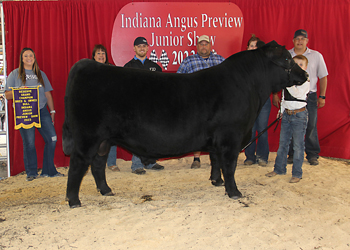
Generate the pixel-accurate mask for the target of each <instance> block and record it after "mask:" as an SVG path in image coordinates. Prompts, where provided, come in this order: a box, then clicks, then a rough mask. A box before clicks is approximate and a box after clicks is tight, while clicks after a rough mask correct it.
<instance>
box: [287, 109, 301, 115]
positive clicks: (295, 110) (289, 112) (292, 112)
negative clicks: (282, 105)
mask: <svg viewBox="0 0 350 250" xmlns="http://www.w3.org/2000/svg"><path fill="white" fill-rule="evenodd" d="M304 110H306V107H304V108H301V109H294V110H289V109H285V111H286V113H287V114H288V115H295V114H296V113H299V112H302V111H304Z"/></svg>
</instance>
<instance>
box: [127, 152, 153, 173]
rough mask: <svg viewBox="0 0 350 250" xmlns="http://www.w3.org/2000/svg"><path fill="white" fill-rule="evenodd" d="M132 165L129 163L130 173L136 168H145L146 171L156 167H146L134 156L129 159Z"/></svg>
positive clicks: (150, 165) (151, 165) (149, 165)
mask: <svg viewBox="0 0 350 250" xmlns="http://www.w3.org/2000/svg"><path fill="white" fill-rule="evenodd" d="M131 161H132V163H131V171H134V170H136V169H138V168H146V169H150V168H152V167H153V166H154V165H156V163H151V164H148V165H147V166H145V165H143V164H142V162H141V159H140V158H139V157H137V156H135V155H132V159H131Z"/></svg>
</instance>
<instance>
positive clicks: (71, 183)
mask: <svg viewBox="0 0 350 250" xmlns="http://www.w3.org/2000/svg"><path fill="white" fill-rule="evenodd" d="M88 168H89V163H88V162H87V161H86V160H85V159H84V158H83V157H81V156H78V155H77V154H76V153H75V152H73V153H72V154H71V156H70V163H69V171H68V181H67V192H66V201H68V202H69V206H70V207H71V208H75V207H80V206H81V203H80V200H79V189H80V184H81V181H82V180H83V177H84V175H85V173H86V171H87V170H88Z"/></svg>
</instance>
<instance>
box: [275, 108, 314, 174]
mask: <svg viewBox="0 0 350 250" xmlns="http://www.w3.org/2000/svg"><path fill="white" fill-rule="evenodd" d="M307 120H308V111H307V110H305V111H302V112H299V113H296V114H295V115H288V114H287V113H286V112H284V113H283V117H282V122H281V133H280V144H279V147H278V151H277V157H276V160H275V168H274V172H276V173H277V174H286V172H287V154H288V149H289V144H290V141H291V139H292V137H293V149H294V155H293V169H292V176H293V177H297V178H302V175H303V171H302V169H301V167H302V165H303V161H304V150H305V142H304V137H305V132H306V126H307Z"/></svg>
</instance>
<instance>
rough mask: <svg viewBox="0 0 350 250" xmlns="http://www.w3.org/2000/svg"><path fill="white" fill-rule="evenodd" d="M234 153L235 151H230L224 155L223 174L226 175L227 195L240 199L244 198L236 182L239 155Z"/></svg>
mask: <svg viewBox="0 0 350 250" xmlns="http://www.w3.org/2000/svg"><path fill="white" fill-rule="evenodd" d="M232 151H234V150H229V151H227V152H225V153H223V154H222V157H223V158H222V159H223V164H222V173H223V175H224V180H225V189H226V193H227V194H228V196H229V197H230V198H232V199H238V198H240V197H242V194H241V192H240V191H239V190H238V188H237V185H236V181H235V171H236V167H237V159H238V153H233V152H232Z"/></svg>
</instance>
